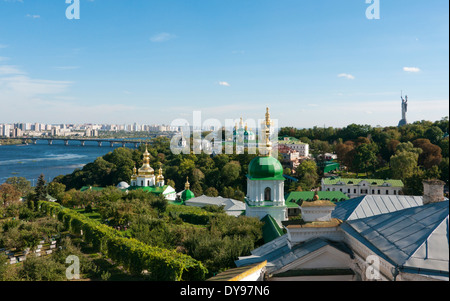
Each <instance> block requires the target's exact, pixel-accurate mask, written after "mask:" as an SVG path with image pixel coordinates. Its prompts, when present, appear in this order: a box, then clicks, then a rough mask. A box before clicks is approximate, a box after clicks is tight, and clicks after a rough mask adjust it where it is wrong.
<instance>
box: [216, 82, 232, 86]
mask: <svg viewBox="0 0 450 301" xmlns="http://www.w3.org/2000/svg"><path fill="white" fill-rule="evenodd" d="M219 86H225V87H230V86H231V85H230V84H229V83H228V82H219Z"/></svg>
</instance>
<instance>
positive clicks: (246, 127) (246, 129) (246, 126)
mask: <svg viewBox="0 0 450 301" xmlns="http://www.w3.org/2000/svg"><path fill="white" fill-rule="evenodd" d="M245 131H246V132H247V131H248V125H247V123H246V124H245Z"/></svg>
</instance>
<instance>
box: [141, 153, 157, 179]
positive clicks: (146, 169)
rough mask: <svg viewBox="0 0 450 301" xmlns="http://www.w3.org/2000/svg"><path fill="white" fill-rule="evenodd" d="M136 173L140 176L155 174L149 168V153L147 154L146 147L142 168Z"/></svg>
mask: <svg viewBox="0 0 450 301" xmlns="http://www.w3.org/2000/svg"><path fill="white" fill-rule="evenodd" d="M138 173H139V175H140V176H146V175H153V174H154V173H155V170H154V169H153V168H152V167H151V166H150V153H149V152H148V150H147V147H145V152H144V159H143V163H142V167H141V168H139V171H138Z"/></svg>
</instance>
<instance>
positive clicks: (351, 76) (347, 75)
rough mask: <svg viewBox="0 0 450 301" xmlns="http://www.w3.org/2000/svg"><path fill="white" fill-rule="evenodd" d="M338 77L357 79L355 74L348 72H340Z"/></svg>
mask: <svg viewBox="0 0 450 301" xmlns="http://www.w3.org/2000/svg"><path fill="white" fill-rule="evenodd" d="M338 77H344V78H347V79H355V77H354V76H353V75H351V74H347V73H341V74H338Z"/></svg>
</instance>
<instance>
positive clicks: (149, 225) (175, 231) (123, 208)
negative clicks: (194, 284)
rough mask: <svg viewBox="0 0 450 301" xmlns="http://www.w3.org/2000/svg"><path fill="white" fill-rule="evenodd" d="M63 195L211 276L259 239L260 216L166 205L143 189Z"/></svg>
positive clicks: (108, 221) (227, 267)
mask: <svg viewBox="0 0 450 301" xmlns="http://www.w3.org/2000/svg"><path fill="white" fill-rule="evenodd" d="M66 193H73V195H72V199H71V205H72V206H75V207H77V208H78V207H80V206H81V207H84V208H85V212H89V211H91V210H94V211H95V212H96V213H97V214H98V215H99V216H100V217H99V219H98V220H99V221H102V222H104V223H105V224H107V225H109V226H110V227H113V228H118V229H121V230H122V232H123V233H124V235H126V236H127V237H130V238H134V239H137V240H138V241H141V242H142V243H145V244H146V245H149V246H153V247H159V248H162V249H167V250H177V251H179V252H181V253H184V254H186V255H189V256H191V257H192V258H194V259H196V260H199V261H200V262H202V263H203V264H204V265H205V267H206V268H207V269H208V273H209V274H208V275H209V276H211V275H213V274H215V273H218V272H220V271H223V270H226V269H229V268H232V267H234V261H235V260H236V259H237V258H238V257H239V256H245V255H249V254H250V251H251V250H253V249H254V248H255V247H257V246H259V245H261V244H262V243H263V240H262V230H261V229H262V223H261V222H260V221H259V220H258V219H256V218H250V217H246V216H241V217H238V218H236V217H233V216H228V215H227V214H226V213H225V212H224V210H223V208H221V207H217V206H210V207H207V208H203V209H202V208H196V207H188V206H179V205H170V204H168V202H167V200H165V199H164V198H163V197H159V196H155V195H153V194H150V193H147V192H145V191H142V190H134V191H129V192H128V193H125V192H123V191H121V190H119V189H117V188H115V187H112V186H110V187H107V188H106V189H103V190H101V191H96V190H87V191H84V192H79V191H78V192H77V193H75V190H71V192H66ZM88 208H89V211H87V210H86V209H88Z"/></svg>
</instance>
